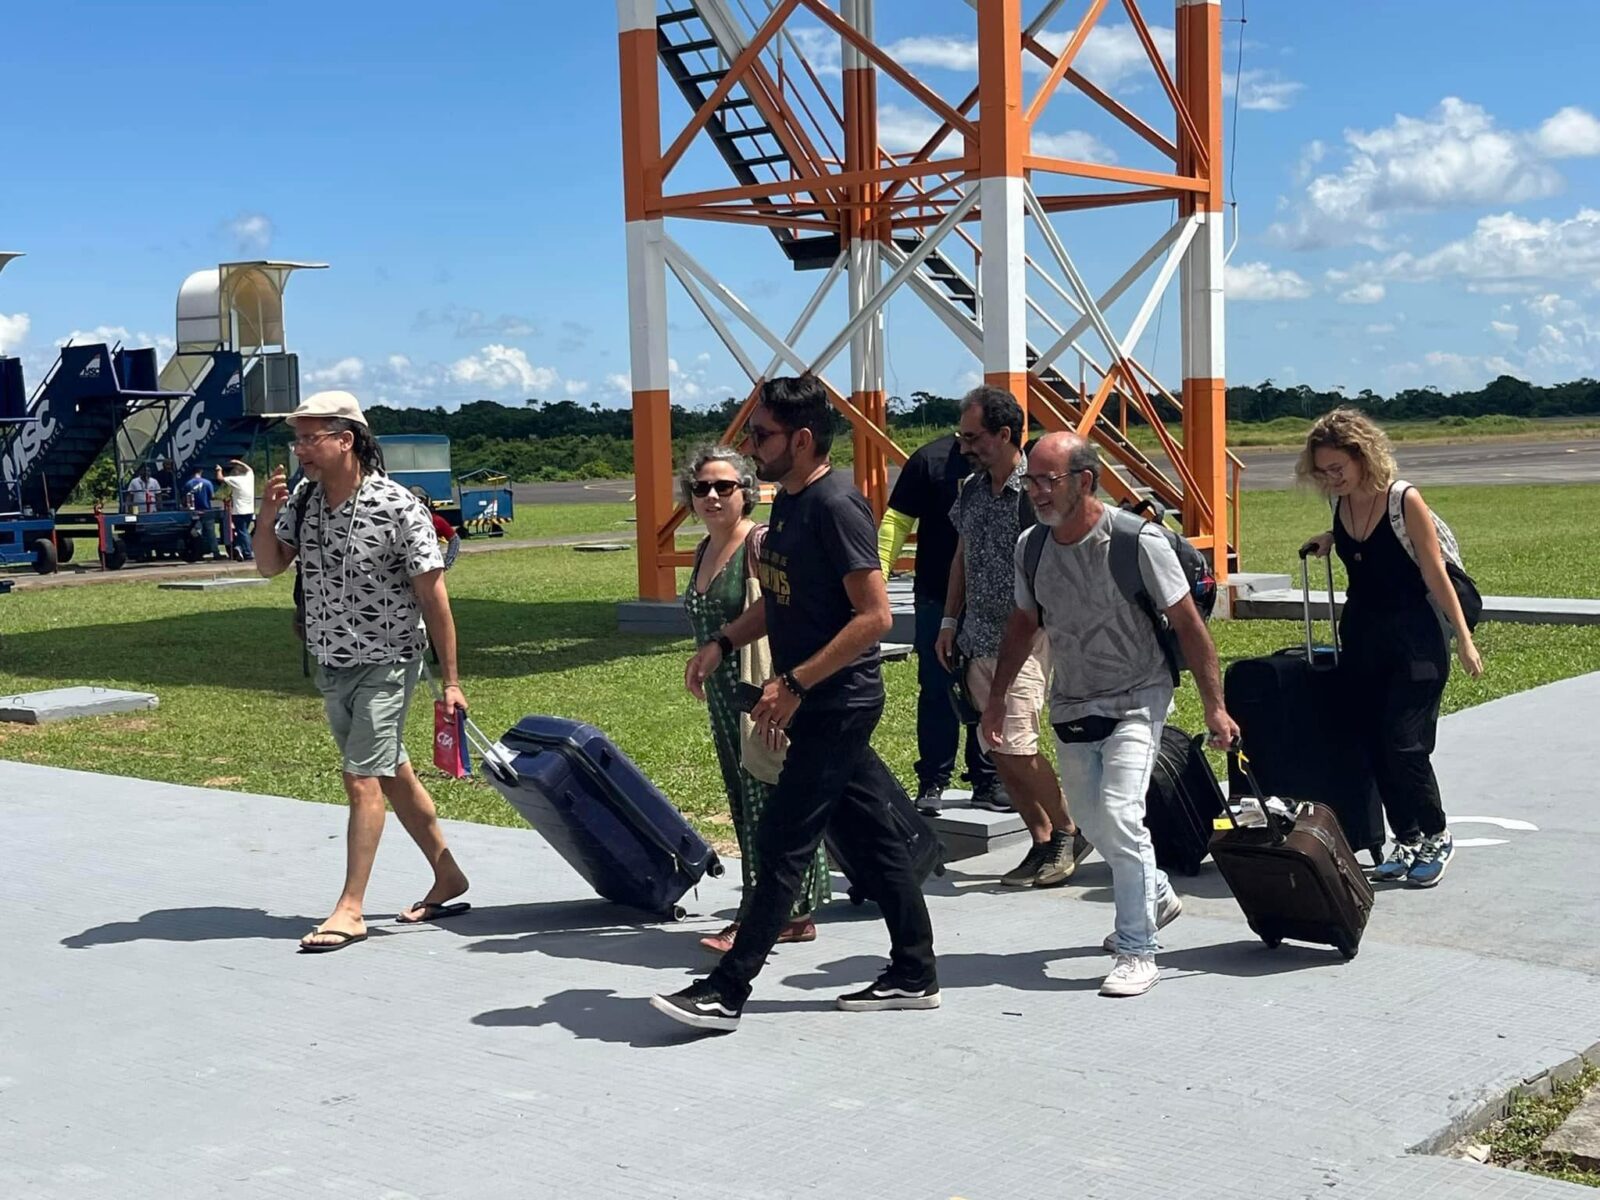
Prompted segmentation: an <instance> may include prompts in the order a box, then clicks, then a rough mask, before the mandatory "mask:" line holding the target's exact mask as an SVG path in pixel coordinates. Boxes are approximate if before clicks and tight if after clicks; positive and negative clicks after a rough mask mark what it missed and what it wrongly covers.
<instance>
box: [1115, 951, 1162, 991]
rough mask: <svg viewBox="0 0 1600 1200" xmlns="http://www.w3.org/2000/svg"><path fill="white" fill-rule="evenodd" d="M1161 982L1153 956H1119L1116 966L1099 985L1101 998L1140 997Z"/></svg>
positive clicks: (1158, 969) (1159, 970) (1159, 972)
mask: <svg viewBox="0 0 1600 1200" xmlns="http://www.w3.org/2000/svg"><path fill="white" fill-rule="evenodd" d="M1160 982H1161V969H1160V968H1159V967H1157V966H1156V960H1155V955H1153V954H1119V955H1117V965H1116V966H1114V967H1112V968H1111V974H1109V975H1107V976H1106V981H1105V982H1104V983H1102V984H1101V985H1100V994H1101V995H1102V996H1142V995H1144V994H1145V993H1146V992H1148V991H1149V990H1150V989H1151V988H1153V987H1155V985H1156V984H1158V983H1160Z"/></svg>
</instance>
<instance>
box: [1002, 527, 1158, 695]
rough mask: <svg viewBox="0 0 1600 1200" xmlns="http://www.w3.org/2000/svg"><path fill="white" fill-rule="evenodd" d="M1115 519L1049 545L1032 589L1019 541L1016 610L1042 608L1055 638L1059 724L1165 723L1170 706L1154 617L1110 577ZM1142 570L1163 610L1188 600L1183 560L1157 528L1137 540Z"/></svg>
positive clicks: (1054, 683) (1053, 682) (1054, 687)
mask: <svg viewBox="0 0 1600 1200" xmlns="http://www.w3.org/2000/svg"><path fill="white" fill-rule="evenodd" d="M1112 512H1113V510H1111V509H1109V508H1108V509H1107V510H1106V511H1105V513H1104V514H1103V515H1102V516H1101V518H1100V520H1099V521H1098V522H1097V523H1096V524H1095V526H1094V528H1092V529H1091V530H1089V532H1088V533H1086V534H1084V535H1083V537H1082V538H1081V539H1079V540H1078V541H1076V542H1074V543H1072V544H1071V545H1065V546H1064V545H1062V544H1061V543H1060V542H1058V541H1056V540H1055V538H1054V537H1053V536H1052V537H1051V538H1050V539H1049V540H1048V541H1046V542H1045V545H1044V552H1043V554H1041V555H1040V556H1039V569H1038V573H1037V575H1036V576H1035V577H1034V580H1033V584H1032V586H1030V585H1029V582H1028V573H1027V569H1026V567H1025V566H1024V563H1023V554H1024V550H1023V548H1024V546H1025V545H1026V543H1027V538H1026V536H1024V537H1021V538H1019V539H1018V540H1017V546H1016V552H1015V556H1014V561H1015V564H1016V593H1017V594H1016V601H1017V607H1019V608H1039V607H1041V606H1042V607H1043V609H1044V628H1045V632H1046V633H1047V634H1048V635H1049V638H1050V658H1051V662H1052V664H1053V665H1054V668H1055V674H1054V677H1053V679H1052V680H1051V685H1050V722H1051V724H1053V725H1060V724H1062V723H1064V722H1067V721H1074V720H1077V719H1078V718H1079V717H1090V716H1094V717H1117V718H1128V717H1135V718H1139V719H1142V720H1147V721H1160V720H1162V719H1164V718H1165V717H1166V715H1167V712H1168V710H1169V709H1170V708H1171V707H1172V673H1171V672H1170V671H1169V670H1168V668H1167V660H1166V657H1165V655H1163V654H1162V652H1161V643H1160V641H1159V640H1157V638H1156V633H1155V630H1154V629H1153V628H1152V627H1151V624H1150V618H1149V617H1148V616H1147V615H1146V614H1145V613H1143V612H1141V611H1140V609H1139V608H1138V606H1137V605H1135V604H1133V603H1132V602H1131V601H1130V600H1129V599H1128V598H1127V597H1125V596H1124V595H1123V594H1122V591H1121V589H1119V588H1118V587H1117V581H1116V580H1115V579H1114V578H1113V577H1112V574H1111V521H1112ZM1139 571H1140V574H1141V575H1142V576H1143V577H1144V586H1145V590H1146V591H1147V592H1149V594H1150V598H1151V599H1152V600H1153V601H1155V604H1156V607H1158V608H1162V609H1166V608H1170V607H1171V606H1172V605H1174V604H1176V603H1178V601H1180V600H1182V599H1183V598H1184V597H1185V596H1187V595H1188V594H1189V581H1188V579H1186V578H1185V577H1184V574H1183V568H1182V567H1181V566H1180V565H1179V563H1178V556H1177V554H1176V553H1174V552H1173V549H1172V547H1171V546H1170V545H1168V544H1167V539H1166V537H1165V536H1163V534H1162V532H1161V530H1160V529H1158V528H1157V527H1156V526H1154V525H1151V526H1149V527H1148V528H1147V529H1145V530H1143V531H1141V533H1140V535H1139ZM1036 597H1037V598H1036Z"/></svg>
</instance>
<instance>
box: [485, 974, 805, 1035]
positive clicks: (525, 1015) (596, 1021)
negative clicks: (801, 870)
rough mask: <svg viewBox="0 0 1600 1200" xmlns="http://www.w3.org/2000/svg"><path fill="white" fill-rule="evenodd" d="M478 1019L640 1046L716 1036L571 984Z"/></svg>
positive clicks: (801, 1008) (755, 1004)
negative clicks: (542, 998)
mask: <svg viewBox="0 0 1600 1200" xmlns="http://www.w3.org/2000/svg"><path fill="white" fill-rule="evenodd" d="M744 1011H745V1012H746V1013H747V1014H753V1013H793V1012H834V1011H836V1010H835V1007H834V1004H833V1002H832V1001H831V1000H829V1001H822V1000H806V1001H800V1002H795V1001H775V1000H765V1001H763V1000H753V1001H751V1002H750V1003H748V1004H746V1005H745V1008H744ZM472 1023H473V1024H474V1025H482V1026H488V1027H492V1028H505V1027H511V1028H524V1029H538V1028H542V1027H543V1026H546V1025H556V1026H559V1027H560V1028H562V1029H565V1030H566V1031H567V1032H568V1033H570V1034H572V1036H573V1037H575V1038H578V1039H580V1040H582V1041H589V1042H612V1043H615V1044H618V1045H624V1046H633V1047H635V1048H637V1049H660V1048H662V1047H666V1046H687V1045H706V1044H708V1043H709V1042H714V1041H715V1040H716V1039H714V1038H712V1039H708V1038H706V1036H705V1034H704V1033H703V1032H702V1031H700V1030H696V1029H688V1028H686V1027H684V1026H682V1025H679V1024H676V1023H675V1022H672V1021H668V1020H667V1019H666V1018H665V1017H659V1016H658V1015H657V1014H656V1013H654V1012H653V1011H650V1010H648V1009H646V1008H645V1007H644V1000H643V998H642V997H640V996H623V995H618V994H617V993H616V992H614V991H612V990H611V989H610V988H569V989H568V990H567V991H564V992H557V993H555V994H554V995H553V996H549V997H547V998H546V999H545V1001H544V1003H542V1004H527V1005H523V1006H522V1007H521V1008H495V1009H490V1010H489V1011H487V1012H481V1013H479V1014H478V1015H477V1016H475V1017H473V1018H472Z"/></svg>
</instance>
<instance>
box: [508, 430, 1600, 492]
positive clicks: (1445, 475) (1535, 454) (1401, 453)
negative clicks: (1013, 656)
mask: <svg viewBox="0 0 1600 1200" xmlns="http://www.w3.org/2000/svg"><path fill="white" fill-rule="evenodd" d="M1396 452H1397V454H1398V457H1399V460H1400V467H1401V470H1402V471H1403V472H1404V473H1405V477H1406V478H1407V479H1409V480H1411V482H1413V483H1416V484H1422V485H1428V484H1432V485H1435V486H1437V485H1439V484H1450V483H1594V482H1596V481H1600V438H1579V439H1575V440H1572V441H1565V442H1518V441H1499V442H1475V443H1467V444H1462V445H1435V444H1433V443H1429V442H1404V443H1401V444H1400V445H1399V446H1398V447H1396ZM1239 456H1240V458H1242V459H1243V460H1244V462H1245V466H1246V469H1245V472H1244V487H1245V490H1246V491H1280V490H1282V489H1284V488H1287V487H1290V486H1292V485H1293V483H1294V462H1295V458H1296V455H1295V454H1294V453H1292V452H1289V451H1284V450H1251V449H1248V448H1247V449H1243V450H1241V451H1239ZM1163 461H1164V460H1163ZM889 474H890V477H891V478H896V477H898V475H899V468H898V467H895V468H891V469H890V472H889ZM513 490H514V494H515V497H516V501H517V503H518V504H601V503H608V504H616V503H627V502H629V501H631V500H632V498H633V480H631V479H611V480H594V481H590V482H586V483H518V484H514V485H513Z"/></svg>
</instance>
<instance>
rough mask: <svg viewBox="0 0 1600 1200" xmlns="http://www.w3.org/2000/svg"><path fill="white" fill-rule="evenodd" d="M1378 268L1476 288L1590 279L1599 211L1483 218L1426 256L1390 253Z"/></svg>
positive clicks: (1595, 265) (1595, 263)
mask: <svg viewBox="0 0 1600 1200" xmlns="http://www.w3.org/2000/svg"><path fill="white" fill-rule="evenodd" d="M1384 272H1385V274H1387V275H1389V276H1391V277H1393V278H1398V279H1406V280H1411V281H1418V280H1433V279H1441V278H1445V277H1447V276H1459V277H1464V278H1466V279H1468V280H1470V281H1472V282H1471V283H1469V286H1470V287H1472V288H1473V289H1474V290H1476V291H1496V290H1499V291H1506V290H1516V289H1519V288H1524V289H1525V288H1527V287H1529V286H1531V285H1532V284H1533V282H1534V281H1538V280H1558V279H1565V280H1581V281H1582V282H1585V283H1592V282H1594V281H1595V280H1596V279H1600V209H1594V208H1580V209H1579V210H1578V212H1577V214H1576V215H1575V216H1572V217H1568V218H1567V219H1565V220H1552V219H1550V218H1548V217H1547V218H1545V219H1543V220H1540V221H1530V220H1529V219H1528V218H1526V217H1520V216H1518V215H1517V214H1516V213H1509V212H1506V213H1498V214H1496V215H1494V216H1489V217H1483V218H1481V219H1480V220H1479V221H1478V223H1477V225H1476V226H1475V227H1474V228H1473V230H1472V232H1471V233H1470V234H1469V235H1467V236H1466V237H1464V238H1462V239H1460V240H1459V241H1454V242H1450V243H1447V244H1446V245H1444V246H1441V247H1439V249H1437V250H1435V251H1433V252H1432V253H1431V254H1424V255H1422V256H1420V257H1418V256H1414V255H1411V254H1408V253H1402V254H1397V255H1395V256H1394V257H1392V258H1391V259H1389V260H1388V261H1387V262H1386V263H1385V264H1384Z"/></svg>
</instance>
